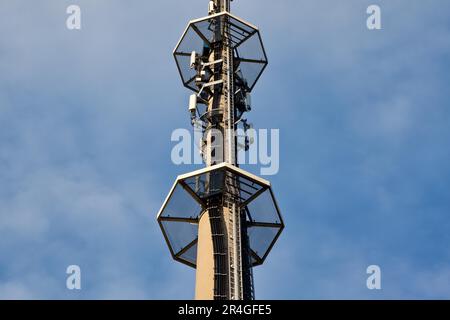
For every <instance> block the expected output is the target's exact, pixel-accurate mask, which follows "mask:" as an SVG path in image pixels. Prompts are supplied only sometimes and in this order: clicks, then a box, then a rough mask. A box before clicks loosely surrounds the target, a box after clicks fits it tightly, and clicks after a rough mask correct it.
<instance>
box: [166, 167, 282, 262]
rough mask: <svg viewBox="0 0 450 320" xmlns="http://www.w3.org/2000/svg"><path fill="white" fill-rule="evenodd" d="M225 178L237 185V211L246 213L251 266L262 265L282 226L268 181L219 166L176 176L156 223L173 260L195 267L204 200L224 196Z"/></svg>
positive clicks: (235, 168)
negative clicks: (238, 206)
mask: <svg viewBox="0 0 450 320" xmlns="http://www.w3.org/2000/svg"><path fill="white" fill-rule="evenodd" d="M226 177H229V178H232V181H236V183H237V185H238V193H239V195H238V197H239V203H240V208H241V209H243V210H245V213H246V218H247V219H246V220H247V228H248V235H249V241H250V249H251V254H252V265H253V266H256V265H260V264H263V263H264V260H265V259H266V257H267V255H268V254H269V252H270V250H271V249H272V247H273V245H274V244H275V242H276V240H277V238H278V237H279V235H280V234H281V232H282V230H283V228H284V223H283V218H282V217H281V214H280V210H279V208H278V205H277V202H276V200H275V197H274V195H273V192H272V188H271V185H270V183H269V182H268V181H266V180H264V179H261V178H259V177H257V176H255V175H253V174H251V173H248V172H246V171H244V170H242V169H240V168H237V167H235V166H232V165H229V164H227V163H222V164H219V165H216V166H212V167H208V168H205V169H202V170H199V171H195V172H192V173H189V174H186V175H182V176H179V177H178V178H177V180H176V181H175V183H174V185H173V187H172V190H171V191H170V193H169V195H168V196H167V198H166V201H165V202H164V204H163V206H162V207H161V210H160V212H159V214H158V222H159V225H160V227H161V230H162V232H163V234H164V237H165V239H166V242H167V244H168V246H169V250H170V252H171V254H172V257H173V258H174V259H175V260H177V261H179V262H181V263H184V264H187V265H189V266H191V267H194V268H195V267H196V258H197V240H198V223H199V220H200V217H201V215H202V213H203V212H204V211H205V210H206V199H207V198H208V197H211V196H213V195H217V194H222V193H227V192H228V191H227V190H228V189H229V188H228V187H227V181H230V179H225V178H226Z"/></svg>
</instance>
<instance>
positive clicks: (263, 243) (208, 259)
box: [158, 0, 284, 300]
mask: <svg viewBox="0 0 450 320" xmlns="http://www.w3.org/2000/svg"><path fill="white" fill-rule="evenodd" d="M174 56H175V59H176V62H177V66H178V69H179V71H180V75H181V78H182V81H183V84H184V85H185V86H186V87H187V88H189V89H191V90H193V91H194V92H195V93H194V94H193V95H192V96H191V98H190V103H189V110H190V113H191V120H192V124H193V125H194V127H196V128H197V129H198V130H201V132H202V136H203V138H202V141H201V146H200V149H201V154H202V157H203V161H204V163H205V165H206V168H205V169H203V170H200V171H196V172H193V173H190V174H187V175H184V176H180V177H178V179H177V181H176V182H175V184H174V186H173V188H172V190H171V192H170V193H169V196H168V197H167V199H166V201H165V203H164V205H163V206H162V208H161V210H160V212H159V214H158V221H159V224H160V226H161V229H162V231H163V234H164V237H165V239H166V241H167V243H168V245H169V249H170V251H171V254H172V256H173V257H174V259H176V260H178V261H180V262H182V263H185V264H187V265H190V266H192V267H195V268H196V269H197V273H196V277H197V280H196V290H195V291H196V299H216V300H220V299H227V300H242V299H246V300H251V299H254V287H253V274H252V267H253V266H256V265H260V264H262V263H263V262H264V260H265V258H266V257H267V255H268V253H269V251H270V249H271V248H272V246H273V245H274V243H275V241H276V240H277V238H278V236H279V235H280V233H281V231H282V229H283V228H284V224H283V220H282V217H281V214H280V212H279V209H278V206H277V203H276V201H275V197H274V195H273V192H272V189H271V186H270V183H269V182H267V181H265V180H263V179H261V178H258V177H256V176H254V175H252V174H250V173H248V172H245V171H243V170H242V169H239V168H238V159H237V156H238V148H245V150H248V148H249V144H250V139H248V137H247V135H246V133H247V131H248V130H250V129H252V128H251V125H249V124H248V122H247V120H246V119H244V114H245V113H246V112H249V111H250V110H251V105H250V92H251V91H252V89H253V87H254V85H255V84H256V82H257V80H258V79H259V76H260V75H261V73H262V72H263V70H264V69H265V67H266V65H267V57H266V54H265V51H264V47H263V44H262V41H261V37H260V34H259V30H258V29H257V28H256V27H254V26H253V25H251V24H249V23H247V22H245V21H243V20H241V19H239V18H237V17H235V16H233V15H232V14H231V13H230V0H214V1H210V2H209V15H208V16H207V17H205V18H201V19H197V20H193V21H191V22H190V23H189V25H188V27H187V29H186V31H185V33H184V34H183V36H182V38H181V40H180V42H179V43H178V45H177V47H176V49H175V51H174ZM239 126H241V127H242V132H244V135H245V138H244V144H243V145H239V143H238V139H237V135H236V132H237V131H238V129H239V128H238V127H239Z"/></svg>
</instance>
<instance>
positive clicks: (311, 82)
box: [0, 0, 450, 299]
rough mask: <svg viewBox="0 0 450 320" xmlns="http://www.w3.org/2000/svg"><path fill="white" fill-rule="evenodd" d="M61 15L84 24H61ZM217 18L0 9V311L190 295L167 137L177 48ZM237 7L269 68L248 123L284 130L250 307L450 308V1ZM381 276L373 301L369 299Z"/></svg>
mask: <svg viewBox="0 0 450 320" xmlns="http://www.w3.org/2000/svg"><path fill="white" fill-rule="evenodd" d="M175 2H176V4H174V3H175ZM70 4H78V5H80V6H81V9H82V30H81V31H69V30H67V29H66V27H65V19H66V14H65V10H66V8H67V6H68V5H70ZM370 4H378V5H380V6H381V9H382V24H383V29H382V30H380V31H369V30H367V28H366V18H367V15H366V13H365V11H366V8H367V6H369V5H370ZM206 5H207V1H206V0H192V1H158V2H157V1H144V0H134V1H123V0H122V1H119V0H108V1H106V0H97V1H87V0H84V1H82V0H78V1H76V0H72V1H62V0H61V1H54V0H39V1H29V0H28V1H23V0H1V1H0V237H1V238H0V239H1V241H0V298H3V299H4V298H7V299H8V298H25V299H29V298H38V299H53V298H56V299H91V298H94V299H107V298H113V299H116V298H124V299H131V298H135V299H191V298H193V296H194V281H195V273H194V270H191V269H189V268H187V267H185V266H183V265H180V264H177V263H175V262H173V261H172V260H171V258H170V255H169V252H168V249H167V248H166V244H165V242H164V239H163V237H162V235H161V232H160V230H159V227H158V225H157V223H156V220H155V218H156V213H157V211H158V210H159V207H160V205H161V204H162V202H163V200H164V198H165V196H166V195H167V192H168V191H169V189H170V187H171V185H172V183H173V181H174V179H175V177H176V176H177V175H178V174H181V173H185V172H189V171H191V170H193V169H194V167H188V166H181V167H177V166H175V165H173V164H172V162H171V159H170V151H171V148H172V146H173V144H172V143H171V142H170V135H171V132H172V130H174V129H176V128H189V125H190V124H189V116H188V113H187V111H186V105H187V101H188V95H189V92H188V91H187V90H186V89H184V88H183V87H182V86H181V82H180V80H179V76H178V73H177V70H176V67H175V64H174V61H173V58H172V55H171V53H172V50H173V48H174V46H175V44H176V43H177V41H178V39H179V37H180V36H181V33H182V31H183V30H184V28H185V26H186V24H187V22H188V21H189V20H190V19H193V18H197V17H201V16H204V15H205V14H206V10H207V6H206ZM233 12H234V13H235V14H236V15H238V16H241V17H242V18H244V19H246V20H248V21H250V22H252V23H254V24H255V25H258V26H259V27H260V28H261V32H262V36H263V40H264V42H265V46H266V50H267V53H268V56H269V67H268V68H267V70H266V72H265V74H264V75H263V77H262V78H261V80H260V82H259V83H258V85H257V87H256V89H255V91H254V95H253V97H252V98H253V105H254V108H253V111H252V113H251V114H250V115H249V118H250V119H251V120H252V122H253V123H254V124H255V126H256V127H258V128H279V129H280V132H281V133H280V135H281V160H280V164H281V167H280V172H279V174H278V175H276V176H274V177H267V178H269V179H270V180H271V181H272V182H273V185H274V190H275V192H276V195H277V197H278V202H279V204H280V207H281V209H282V212H283V216H284V218H285V222H286V225H287V227H286V229H285V231H284V234H283V235H282V236H281V238H280V240H279V242H278V243H277V245H276V246H275V247H274V249H273V251H272V252H271V255H270V256H269V258H268V259H267V262H266V264H265V265H264V266H262V267H258V268H256V270H255V282H256V295H257V298H259V299H311V298H313V299H347V298H353V299H382V298H386V299H394V298H400V299H411V298H419V299H431V298H438V299H442V298H447V299H448V298H450V249H449V243H450V218H449V212H450V197H449V190H450V148H449V147H450V145H449V141H450V126H449V125H448V124H449V122H450V104H449V101H450V99H449V98H450V90H448V87H449V83H450V76H449V72H448V71H449V65H450V64H449V59H450V19H449V15H450V3H448V2H446V1H439V0H433V1H426V2H425V1H406V0H391V1H382V0H371V1H365V0H346V1H339V2H336V1H332V0H315V1H299V0H281V1H260V0H259V1H258V0H236V1H234V6H233ZM257 169H258V168H257V167H255V168H250V170H253V171H254V172H255V173H257V172H258V171H259V170H257ZM71 264H77V265H80V267H81V269H82V290H81V291H79V292H74V291H68V290H67V289H66V287H65V281H66V274H65V270H66V267H67V266H68V265H71ZM371 264H377V265H379V266H380V267H381V269H382V288H383V289H382V290H380V291H369V290H368V289H367V288H366V278H367V275H366V268H367V266H369V265H371Z"/></svg>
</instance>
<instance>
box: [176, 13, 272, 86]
mask: <svg viewBox="0 0 450 320" xmlns="http://www.w3.org/2000/svg"><path fill="white" fill-rule="evenodd" d="M224 24H227V26H228V27H229V30H230V35H231V39H230V43H231V46H232V48H233V51H234V61H235V64H236V70H240V72H238V74H237V76H239V77H241V78H242V80H245V82H246V83H247V91H248V92H250V91H251V90H252V89H253V87H254V86H255V84H256V82H257V81H258V79H259V77H260V76H261V74H262V73H263V71H264V69H265V68H266V66H267V56H266V52H265V50H264V45H263V42H262V39H261V35H260V33H259V30H258V28H257V27H255V26H253V25H252V24H250V23H248V22H245V21H244V20H242V19H240V18H238V17H236V16H234V15H232V14H230V13H228V12H221V13H218V14H214V15H211V16H208V17H204V18H201V19H197V20H193V21H191V22H189V25H188V26H187V28H186V30H185V32H184V33H183V36H182V37H181V39H180V41H179V42H178V44H177V46H176V48H175V50H174V53H173V54H174V56H175V60H176V63H177V67H178V71H179V72H180V76H181V79H182V81H183V84H184V86H185V87H187V88H189V89H191V90H193V91H195V92H198V91H199V89H198V88H197V86H196V85H195V77H196V71H195V70H194V69H191V68H190V57H191V53H192V52H193V51H195V52H197V53H202V52H204V51H205V50H208V49H210V48H212V47H213V45H214V44H215V43H217V42H219V41H222V38H221V36H220V33H219V35H217V34H218V33H216V32H215V26H219V25H221V26H222V25H224Z"/></svg>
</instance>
